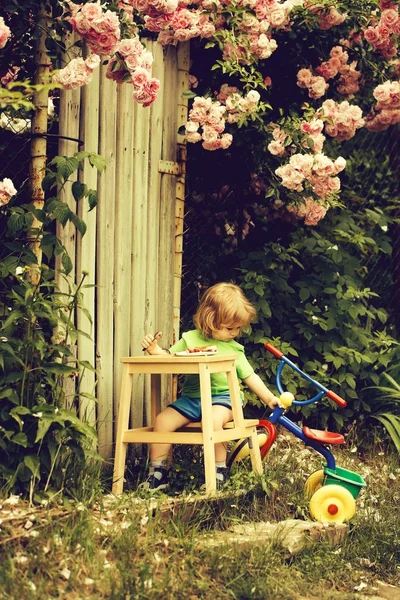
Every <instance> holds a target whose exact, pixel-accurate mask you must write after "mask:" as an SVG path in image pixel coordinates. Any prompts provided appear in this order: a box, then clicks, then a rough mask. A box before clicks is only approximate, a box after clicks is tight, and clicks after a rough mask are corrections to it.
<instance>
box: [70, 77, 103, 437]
mask: <svg viewBox="0 0 400 600" xmlns="http://www.w3.org/2000/svg"><path fill="white" fill-rule="evenodd" d="M99 84H100V73H99V70H98V69H97V70H96V71H94V73H93V79H92V82H91V83H90V84H89V85H87V86H84V87H83V88H82V110H81V136H82V140H83V142H84V149H85V150H87V151H89V152H97V153H98V150H99ZM97 177H98V174H97V171H96V169H94V168H93V167H91V166H90V165H89V162H88V161H87V160H86V161H85V164H84V168H83V170H82V172H81V176H80V178H81V180H82V182H84V183H85V184H86V185H87V186H88V187H89V188H92V189H95V190H97ZM78 215H79V216H80V217H81V219H83V220H84V221H85V223H86V225H87V230H86V233H85V235H84V236H83V237H82V236H81V235H80V234H79V233H78V235H77V261H76V265H77V267H76V281H77V283H79V282H80V281H81V278H82V276H83V273H84V272H86V273H88V275H87V277H86V280H85V284H84V285H85V286H88V287H83V288H82V290H81V291H82V302H83V306H84V307H85V309H86V310H87V311H88V313H89V314H90V315H91V319H92V323H90V321H89V320H88V318H87V316H86V315H84V314H83V313H82V311H78V315H77V323H78V328H79V329H80V330H82V331H85V332H86V333H89V334H90V335H91V337H92V339H88V338H86V337H84V336H81V337H80V339H79V341H78V358H79V360H80V361H82V360H84V361H87V362H88V363H90V364H91V365H92V366H93V367H95V363H96V361H95V350H94V348H95V329H94V324H95V322H96V304H95V290H94V287H93V286H94V285H95V283H96V280H95V275H96V211H95V210H93V211H90V212H89V209H88V204H87V202H86V200H84V201H81V202H80V203H79V205H78ZM95 383H96V382H95V375H94V373H93V372H92V371H90V370H89V369H86V370H85V372H84V373H83V375H82V378H81V382H80V392H81V393H85V394H91V395H94V394H95ZM79 412H80V416H81V418H82V419H84V420H86V421H87V422H88V423H90V424H92V425H94V426H95V425H96V404H95V401H94V400H91V399H89V398H81V400H80V410H79Z"/></svg>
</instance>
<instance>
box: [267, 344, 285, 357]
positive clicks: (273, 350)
mask: <svg viewBox="0 0 400 600" xmlns="http://www.w3.org/2000/svg"><path fill="white" fill-rule="evenodd" d="M265 348H266V349H267V350H268V352H271V354H273V355H274V356H275V357H276V358H282V356H283V352H281V351H280V350H278V349H277V348H275V346H273V345H272V344H265Z"/></svg>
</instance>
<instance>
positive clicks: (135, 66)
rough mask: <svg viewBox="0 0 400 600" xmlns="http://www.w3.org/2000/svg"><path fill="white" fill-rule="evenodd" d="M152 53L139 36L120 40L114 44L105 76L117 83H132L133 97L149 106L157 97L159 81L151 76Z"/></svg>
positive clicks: (143, 104)
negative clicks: (113, 51) (114, 49)
mask: <svg viewBox="0 0 400 600" xmlns="http://www.w3.org/2000/svg"><path fill="white" fill-rule="evenodd" d="M153 60H154V59H153V55H152V53H151V52H149V50H146V48H145V47H144V46H143V44H142V43H141V41H140V39H139V37H134V38H131V39H128V40H121V41H120V42H118V44H117V46H116V52H115V54H114V55H113V56H112V57H111V59H110V61H109V63H108V67H107V72H106V77H108V79H112V80H113V81H116V82H117V83H123V82H127V83H131V84H132V85H133V88H134V91H133V99H134V100H136V101H137V102H139V104H142V106H144V107H146V106H150V104H152V103H153V102H154V100H155V99H156V98H157V93H158V90H159V89H160V82H159V80H158V79H156V78H155V77H152V76H151V66H152V64H153Z"/></svg>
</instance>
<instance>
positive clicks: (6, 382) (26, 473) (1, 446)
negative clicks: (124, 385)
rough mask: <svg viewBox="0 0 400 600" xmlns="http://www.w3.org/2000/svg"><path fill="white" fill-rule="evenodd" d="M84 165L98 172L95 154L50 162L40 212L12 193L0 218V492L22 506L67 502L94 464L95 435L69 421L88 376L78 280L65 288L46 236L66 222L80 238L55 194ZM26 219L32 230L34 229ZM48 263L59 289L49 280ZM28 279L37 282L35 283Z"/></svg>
mask: <svg viewBox="0 0 400 600" xmlns="http://www.w3.org/2000/svg"><path fill="white" fill-rule="evenodd" d="M86 159H87V160H88V161H89V163H90V164H91V165H92V166H94V167H95V168H96V169H98V170H99V171H101V170H103V168H104V161H103V159H102V158H101V157H99V156H98V155H97V154H93V153H90V152H78V153H76V154H75V155H74V156H73V157H63V156H57V157H55V158H54V159H53V160H52V161H51V162H50V163H49V166H48V169H47V174H46V177H45V179H44V181H43V188H44V190H45V192H46V193H47V194H46V195H47V196H49V194H54V195H50V196H49V197H46V200H45V203H44V207H43V209H41V210H38V209H36V208H35V207H34V206H32V205H31V204H29V198H25V197H22V198H19V196H18V195H17V196H16V197H15V198H14V199H13V200H11V202H10V204H8V205H7V206H4V207H2V209H1V214H0V223H1V228H2V237H1V242H0V486H1V488H3V490H4V491H5V492H6V493H10V492H12V493H22V494H25V495H29V497H30V499H31V500H40V499H43V498H46V497H47V498H48V497H50V496H51V495H53V494H55V493H60V492H61V493H69V494H74V495H76V494H77V493H78V492H77V490H76V485H75V481H76V478H75V476H74V474H76V472H77V471H78V472H79V471H80V470H82V466H83V464H84V463H85V461H86V460H87V459H88V458H89V457H92V458H95V457H96V454H95V453H94V450H93V448H94V447H95V444H96V437H97V436H96V432H95V430H94V429H93V428H92V427H90V426H89V425H88V424H86V423H84V422H83V421H82V420H81V419H80V418H79V417H78V416H77V414H76V409H77V408H78V407H79V398H80V396H81V394H80V382H81V379H82V377H83V375H84V372H85V370H86V369H91V370H94V369H93V367H92V366H91V365H90V364H88V363H87V362H80V361H79V360H78V359H77V358H76V356H75V353H74V345H75V343H76V340H77V338H78V336H87V333H85V332H84V331H81V330H79V329H77V328H76V327H75V325H74V321H75V317H76V312H77V311H78V310H80V311H84V312H85V314H87V312H86V310H85V308H84V306H83V305H82V288H83V287H84V286H85V285H86V284H84V280H85V277H86V275H83V276H82V279H81V281H80V283H79V284H78V285H75V284H73V283H71V282H70V281H69V279H68V277H67V275H68V273H69V272H70V271H71V269H72V261H71V259H70V257H69V256H68V253H67V252H66V250H65V248H64V247H63V245H62V244H61V243H60V241H59V239H58V238H57V236H56V235H55V234H54V230H55V228H54V224H55V222H58V223H60V224H61V225H62V226H65V225H66V224H67V223H68V222H72V223H73V224H74V225H75V227H76V229H77V230H78V231H79V232H80V233H81V235H84V233H85V230H86V225H85V223H84V222H83V221H82V220H81V219H80V218H79V217H78V216H77V215H76V214H75V213H74V212H73V211H71V210H70V208H69V207H68V206H67V204H66V203H64V202H63V201H62V200H61V196H60V194H61V193H62V191H63V189H64V187H65V186H66V185H67V183H68V180H69V177H70V176H71V175H72V174H73V173H74V172H75V171H76V170H78V169H80V168H81V167H82V165H83V161H84V160H86ZM72 193H73V195H74V197H75V199H76V201H80V200H82V199H85V198H86V199H87V201H88V202H89V207H90V209H92V208H94V207H95V205H96V193H95V192H94V190H90V189H89V188H87V186H86V185H85V184H83V183H80V182H75V183H73V184H72ZM21 196H24V193H23V192H22V193H21ZM21 200H22V202H21ZM33 217H35V218H36V219H37V221H38V222H39V223H40V225H41V227H38V228H33ZM35 242H37V243H38V244H39V246H40V248H41V249H42V251H43V254H44V256H43V261H42V262H41V263H40V264H39V263H38V259H37V256H36V254H35V253H34V252H33V250H32V243H35ZM56 257H58V258H59V260H60V263H61V264H62V266H63V274H62V273H60V277H64V279H65V285H64V289H66V290H67V291H61V290H60V289H59V287H58V285H57V283H56V281H55V271H54V261H55V258H56ZM34 272H38V273H39V274H40V282H39V284H36V283H34V281H33V278H32V273H34ZM87 316H88V317H89V322H90V315H87ZM68 380H69V381H70V384H69V385H68V386H66V385H65V383H66V381H68ZM66 389H68V390H69V392H68V395H66V391H65V390H66ZM85 397H86V398H88V399H90V400H94V398H93V397H91V396H89V395H88V394H85ZM98 459H99V457H97V460H98Z"/></svg>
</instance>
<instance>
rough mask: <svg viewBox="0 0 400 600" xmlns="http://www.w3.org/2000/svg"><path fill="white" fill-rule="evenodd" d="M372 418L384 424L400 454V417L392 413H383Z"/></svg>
mask: <svg viewBox="0 0 400 600" xmlns="http://www.w3.org/2000/svg"><path fill="white" fill-rule="evenodd" d="M372 417H373V418H374V419H377V420H378V421H380V422H381V423H382V425H383V426H384V427H385V429H386V430H387V432H388V434H389V435H390V438H391V440H392V442H393V443H394V445H395V446H396V448H397V452H399V453H400V416H398V415H393V414H391V413H383V414H380V415H372Z"/></svg>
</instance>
